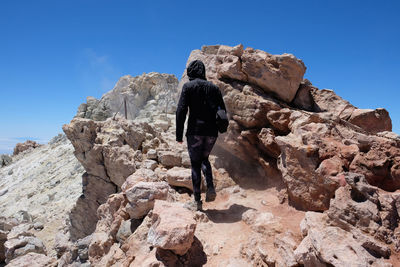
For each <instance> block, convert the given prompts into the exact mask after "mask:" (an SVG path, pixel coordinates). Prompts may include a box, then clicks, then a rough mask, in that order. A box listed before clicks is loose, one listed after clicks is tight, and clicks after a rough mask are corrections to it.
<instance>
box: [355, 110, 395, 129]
mask: <svg viewBox="0 0 400 267" xmlns="http://www.w3.org/2000/svg"><path fill="white" fill-rule="evenodd" d="M349 122H350V123H352V124H354V125H357V126H359V127H361V128H362V129H364V130H365V131H367V132H369V133H378V132H384V131H392V120H391V119H390V117H389V112H387V110H386V109H384V108H377V109H375V110H373V109H355V110H354V111H353V113H352V114H351V117H350V119H349Z"/></svg>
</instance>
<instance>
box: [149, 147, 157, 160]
mask: <svg viewBox="0 0 400 267" xmlns="http://www.w3.org/2000/svg"><path fill="white" fill-rule="evenodd" d="M147 158H148V159H157V151H156V150H155V149H149V150H148V151H147Z"/></svg>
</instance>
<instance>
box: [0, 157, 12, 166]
mask: <svg viewBox="0 0 400 267" xmlns="http://www.w3.org/2000/svg"><path fill="white" fill-rule="evenodd" d="M11 162H12V158H11V157H10V156H9V155H6V154H2V155H0V168H1V167H4V166H7V165H9V164H10V163H11Z"/></svg>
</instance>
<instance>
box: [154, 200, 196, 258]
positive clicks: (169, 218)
mask: <svg viewBox="0 0 400 267" xmlns="http://www.w3.org/2000/svg"><path fill="white" fill-rule="evenodd" d="M195 230H196V221H195V220H194V219H193V214H192V212H190V211H189V210H187V209H185V208H183V206H182V205H181V204H178V203H168V202H166V201H162V200H156V202H155V204H154V209H153V217H152V226H151V228H150V230H149V233H148V236H147V241H148V242H149V243H150V244H151V245H153V246H155V247H158V248H161V249H167V250H172V251H173V252H174V253H176V254H178V255H184V254H185V253H186V252H187V251H188V250H189V248H190V247H191V245H192V242H193V238H194V232H195Z"/></svg>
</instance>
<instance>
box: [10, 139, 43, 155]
mask: <svg viewBox="0 0 400 267" xmlns="http://www.w3.org/2000/svg"><path fill="white" fill-rule="evenodd" d="M39 146H40V144H38V143H36V142H35V141H31V140H27V141H25V142H24V143H18V144H16V145H15V148H14V153H13V155H18V154H19V153H21V152H24V151H25V150H28V149H33V148H37V147H39Z"/></svg>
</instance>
